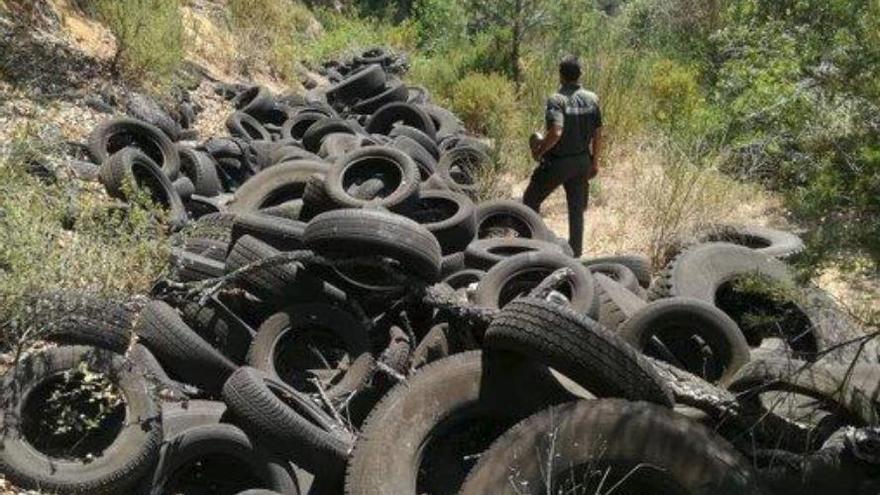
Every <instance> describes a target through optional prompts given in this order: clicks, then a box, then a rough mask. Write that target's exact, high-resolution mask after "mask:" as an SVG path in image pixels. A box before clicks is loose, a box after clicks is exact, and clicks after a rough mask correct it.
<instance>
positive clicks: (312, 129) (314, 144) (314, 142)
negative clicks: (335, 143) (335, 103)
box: [302, 117, 358, 153]
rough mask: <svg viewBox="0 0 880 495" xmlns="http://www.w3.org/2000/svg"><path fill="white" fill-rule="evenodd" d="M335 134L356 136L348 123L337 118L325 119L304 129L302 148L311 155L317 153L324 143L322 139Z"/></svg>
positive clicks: (354, 130)
mask: <svg viewBox="0 0 880 495" xmlns="http://www.w3.org/2000/svg"><path fill="white" fill-rule="evenodd" d="M336 133H347V134H358V132H357V130H356V129H355V127H354V126H353V125H352V123H351V122H350V121H348V120H342V119H340V118H338V117H325V118H323V119H321V120H318V121H316V122H315V123H314V124H312V125H310V126H309V128H308V129H306V132H305V134H303V137H302V145H303V148H305V149H306V150H308V151H311V152H312V153H317V152H318V151H320V149H321V143H322V142H323V141H324V138H325V137H327V136H329V135H330V134H336Z"/></svg>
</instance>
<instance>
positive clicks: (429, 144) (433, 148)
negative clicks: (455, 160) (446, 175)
mask: <svg viewBox="0 0 880 495" xmlns="http://www.w3.org/2000/svg"><path fill="white" fill-rule="evenodd" d="M388 136H389V137H392V138H396V137H399V136H406V137H408V138H410V139H412V140H413V141H415V142H417V143H419V144H420V145H421V146H422V148H425V150H427V151H428V153H430V154H431V156H432V157H434V161H437V160H439V159H440V148H438V147H437V142H436V141H434V140H433V139H431V136H429V135H427V134H425V133H424V132H422V131H421V130H419V129H416V128H415V127H412V126H408V125H402V124H398V125H395V126H394V127H392V128H391V132H389V133H388Z"/></svg>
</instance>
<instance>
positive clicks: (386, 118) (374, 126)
mask: <svg viewBox="0 0 880 495" xmlns="http://www.w3.org/2000/svg"><path fill="white" fill-rule="evenodd" d="M398 122H402V123H403V124H404V125H408V126H410V127H415V128H416V129H418V130H420V131H422V132H423V133H425V134H427V135H428V137H430V138H431V139H436V137H437V129H436V128H435V127H434V122H432V121H431V117H429V116H428V114H427V113H425V112H424V110H422V109H421V108H419V107H417V106H415V105H411V104H409V103H403V102H396V103H389V104H387V105H385V106H383V107H382V108H380V109H378V110H376V111H375V112H374V113H373V115H372V116H370V119H369V120H368V121H367V125H366V126H365V127H366V131H367V132H368V133H370V134H384V135H386V136H387V135H388V134H389V133H390V132H391V130H392V129H393V128H394V124H396V123H398Z"/></svg>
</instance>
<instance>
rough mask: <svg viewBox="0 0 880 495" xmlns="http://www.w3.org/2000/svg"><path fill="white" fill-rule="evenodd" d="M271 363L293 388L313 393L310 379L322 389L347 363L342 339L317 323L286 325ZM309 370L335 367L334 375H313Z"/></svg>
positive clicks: (330, 385) (315, 390) (314, 391)
mask: <svg viewBox="0 0 880 495" xmlns="http://www.w3.org/2000/svg"><path fill="white" fill-rule="evenodd" d="M273 354H274V356H273V364H274V366H275V371H276V373H278V376H280V377H281V379H282V381H283V382H284V383H287V384H288V385H290V386H291V387H293V388H294V389H295V390H298V391H300V392H305V393H316V392H318V389H317V387H316V384H315V382H314V381H313V380H314V379H316V378H317V379H318V380H319V381H320V382H321V386H322V387H323V388H324V390H325V391H326V390H327V389H328V388H330V387H332V386H333V385H334V384H335V383H334V382H335V381H336V380H338V378H339V377H340V376H341V375H342V374H344V370H345V369H346V368H347V367H348V365H349V364H350V358H349V354H348V350H347V349H346V346H345V343H344V342H342V340H341V339H339V337H338V336H337V335H336V333H335V332H333V331H332V330H331V329H328V328H324V327H320V326H305V327H295V328H288V329H287V330H285V331H284V333H283V334H282V335H281V337H280V338H279V339H278V341H277V343H276V344H275V349H274V353H273ZM310 370H328V371H333V370H337V371H339V373H337V374H336V375H337V376H336V377H334V378H330V379H329V380H327V381H326V382H325V381H324V379H327V376H323V375H324V374H323V373H321V374H320V375H322V376H317V375H316V374H315V373H313V372H312V371H310Z"/></svg>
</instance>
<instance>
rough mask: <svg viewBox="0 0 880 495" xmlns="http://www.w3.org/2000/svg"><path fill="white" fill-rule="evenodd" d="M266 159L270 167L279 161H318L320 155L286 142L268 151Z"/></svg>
mask: <svg viewBox="0 0 880 495" xmlns="http://www.w3.org/2000/svg"><path fill="white" fill-rule="evenodd" d="M268 160H269V166H270V167H271V166H273V165H277V164H279V163H284V162H295V161H299V160H307V161H314V162H320V161H321V157H320V156H318V155H316V154H315V153H312V152H311V151H306V150H305V149H303V148H302V147H301V146H299V145H295V146H294V145H290V144H286V145H283V146H279V147H278V148H275V149H274V150H272V151H270V152H269V157H268Z"/></svg>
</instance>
